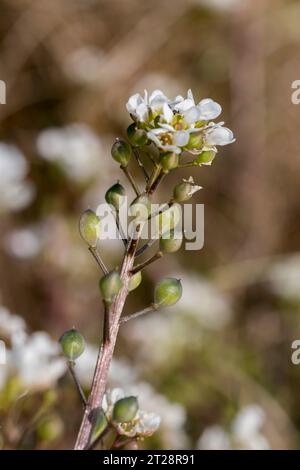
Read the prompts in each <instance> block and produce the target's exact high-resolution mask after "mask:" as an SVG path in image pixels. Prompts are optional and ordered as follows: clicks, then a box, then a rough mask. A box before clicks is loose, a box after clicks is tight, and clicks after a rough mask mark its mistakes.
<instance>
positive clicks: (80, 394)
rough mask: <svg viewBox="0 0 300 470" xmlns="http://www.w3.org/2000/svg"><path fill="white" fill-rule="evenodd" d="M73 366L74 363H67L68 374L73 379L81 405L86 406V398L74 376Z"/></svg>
mask: <svg viewBox="0 0 300 470" xmlns="http://www.w3.org/2000/svg"><path fill="white" fill-rule="evenodd" d="M74 366H75V362H73V361H68V368H69V371H70V374H71V375H72V378H73V380H74V383H75V385H76V388H77V390H78V393H79V396H80V398H81V401H82V403H83V405H84V406H86V403H87V400H86V396H85V393H84V391H83V390H82V387H81V385H80V382H79V380H78V377H77V375H76V372H75V368H74Z"/></svg>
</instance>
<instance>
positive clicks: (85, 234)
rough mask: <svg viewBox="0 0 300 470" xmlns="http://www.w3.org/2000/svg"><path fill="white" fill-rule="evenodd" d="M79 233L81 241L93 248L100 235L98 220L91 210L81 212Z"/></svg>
mask: <svg viewBox="0 0 300 470" xmlns="http://www.w3.org/2000/svg"><path fill="white" fill-rule="evenodd" d="M79 232H80V235H81V236H82V238H83V240H84V241H85V242H86V243H87V244H88V245H89V246H91V247H93V248H95V247H96V245H97V240H98V238H99V234H100V218H99V217H98V216H97V214H96V213H95V212H94V211H92V210H91V209H87V210H86V211H84V212H83V214H82V215H81V217H80V220H79Z"/></svg>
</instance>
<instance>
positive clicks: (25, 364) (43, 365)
mask: <svg viewBox="0 0 300 470" xmlns="http://www.w3.org/2000/svg"><path fill="white" fill-rule="evenodd" d="M59 353H60V347H59V344H58V342H56V341H52V340H51V338H50V336H49V335H48V334H47V333H45V332H43V331H37V332H35V333H33V334H32V335H30V336H28V337H27V338H25V339H24V341H19V339H18V341H15V340H14V341H13V342H12V349H11V351H10V352H9V360H8V364H9V366H10V367H11V369H12V370H13V371H15V372H16V373H17V375H18V376H19V377H20V379H21V381H22V383H23V385H24V386H25V387H28V388H29V389H31V390H36V389H37V390H43V389H47V388H49V387H52V386H53V385H54V384H55V382H56V381H57V380H58V379H59V378H60V377H61V376H62V375H63V374H64V373H65V371H66V361H65V360H64V359H63V358H61V357H59Z"/></svg>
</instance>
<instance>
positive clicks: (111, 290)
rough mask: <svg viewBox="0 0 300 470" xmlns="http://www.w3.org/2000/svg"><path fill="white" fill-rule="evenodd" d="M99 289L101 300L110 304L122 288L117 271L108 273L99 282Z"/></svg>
mask: <svg viewBox="0 0 300 470" xmlns="http://www.w3.org/2000/svg"><path fill="white" fill-rule="evenodd" d="M99 287H100V291H101V294H102V297H103V299H104V300H105V302H107V303H108V304H111V303H112V302H113V301H114V299H115V298H116V296H117V295H118V293H119V291H120V289H121V287H122V279H121V278H120V274H119V273H118V272H117V271H110V272H109V273H108V274H106V275H105V276H103V277H102V278H101V279H100V281H99Z"/></svg>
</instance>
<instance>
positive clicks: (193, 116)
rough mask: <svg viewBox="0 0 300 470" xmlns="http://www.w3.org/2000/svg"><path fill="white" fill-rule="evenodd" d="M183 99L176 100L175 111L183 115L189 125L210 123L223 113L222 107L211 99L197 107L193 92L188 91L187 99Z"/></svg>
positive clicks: (205, 100)
mask: <svg viewBox="0 0 300 470" xmlns="http://www.w3.org/2000/svg"><path fill="white" fill-rule="evenodd" d="M181 98H182V97H177V98H175V105H174V109H175V110H176V111H179V112H180V113H182V114H183V116H184V118H185V121H186V122H187V123H189V124H192V123H194V122H196V121H210V120H211V119H215V118H216V117H218V116H219V115H220V114H221V112H222V107H221V106H220V105H219V103H217V102H216V101H214V100H212V99H211V98H205V99H203V100H201V101H200V102H199V103H198V104H197V105H196V104H195V100H194V97H193V93H192V90H188V92H187V98H186V99H184V98H182V99H181Z"/></svg>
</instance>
